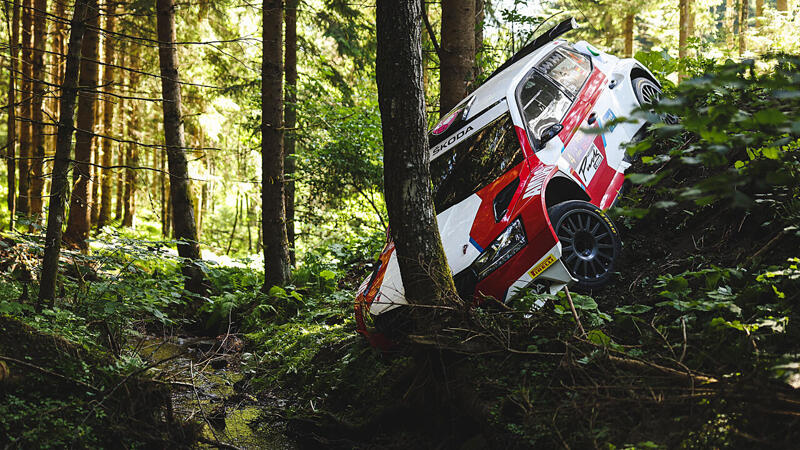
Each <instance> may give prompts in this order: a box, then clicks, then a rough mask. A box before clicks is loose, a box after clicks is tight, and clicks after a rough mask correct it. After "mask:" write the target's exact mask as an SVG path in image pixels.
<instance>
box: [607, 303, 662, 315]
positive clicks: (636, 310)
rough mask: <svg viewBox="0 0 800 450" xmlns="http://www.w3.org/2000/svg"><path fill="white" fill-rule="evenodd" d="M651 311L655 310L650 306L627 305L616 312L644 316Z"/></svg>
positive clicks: (619, 307)
mask: <svg viewBox="0 0 800 450" xmlns="http://www.w3.org/2000/svg"><path fill="white" fill-rule="evenodd" d="M651 309H653V307H652V306H648V305H625V306H618V307H617V308H616V309H615V310H614V312H615V313H617V314H642V313H646V312H647V311H650V310H651Z"/></svg>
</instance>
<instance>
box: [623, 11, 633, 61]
mask: <svg viewBox="0 0 800 450" xmlns="http://www.w3.org/2000/svg"><path fill="white" fill-rule="evenodd" d="M633 20H634V15H633V14H628V15H627V16H625V33H624V34H625V57H626V58H632V57H633Z"/></svg>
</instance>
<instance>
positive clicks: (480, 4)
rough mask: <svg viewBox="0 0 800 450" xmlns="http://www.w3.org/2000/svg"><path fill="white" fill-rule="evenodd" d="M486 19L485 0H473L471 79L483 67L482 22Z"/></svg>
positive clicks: (475, 76) (477, 74) (476, 75)
mask: <svg viewBox="0 0 800 450" xmlns="http://www.w3.org/2000/svg"><path fill="white" fill-rule="evenodd" d="M485 19H486V0H475V68H474V69H473V81H474V80H477V79H478V78H479V77H480V75H481V73H482V72H483V69H482V67H481V62H482V61H483V59H484V56H483V25H484V24H483V22H484V20H485Z"/></svg>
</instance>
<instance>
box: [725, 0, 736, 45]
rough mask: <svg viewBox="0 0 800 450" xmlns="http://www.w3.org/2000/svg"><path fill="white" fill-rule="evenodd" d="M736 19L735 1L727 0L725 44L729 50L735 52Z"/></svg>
mask: <svg viewBox="0 0 800 450" xmlns="http://www.w3.org/2000/svg"><path fill="white" fill-rule="evenodd" d="M735 17H736V7H735V5H734V3H733V0H725V42H726V44H727V46H728V49H729V50H733V44H734V42H733V23H734V18H735Z"/></svg>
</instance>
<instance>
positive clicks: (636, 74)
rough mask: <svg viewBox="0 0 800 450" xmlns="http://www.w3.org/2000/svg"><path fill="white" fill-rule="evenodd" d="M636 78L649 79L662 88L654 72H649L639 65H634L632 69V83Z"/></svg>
mask: <svg viewBox="0 0 800 450" xmlns="http://www.w3.org/2000/svg"><path fill="white" fill-rule="evenodd" d="M636 78H647V79H648V80H650V81H652V82H653V83H655V84H656V86H658V87H659V88H661V87H662V86H661V82H660V81H658V79H656V77H655V75H653V73H652V72H650V71H649V70H647V68H645V67H644V66H642V65H641V64H639V63H636V64H633V67H631V78H630V79H631V82H633V80H635V79H636Z"/></svg>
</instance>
